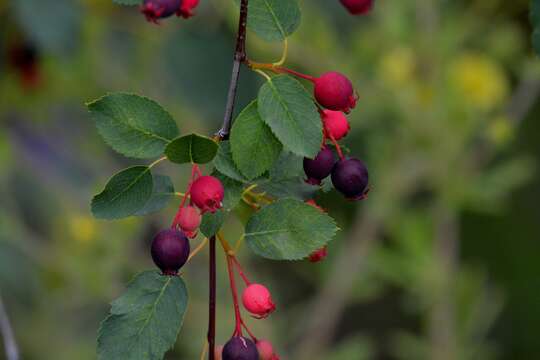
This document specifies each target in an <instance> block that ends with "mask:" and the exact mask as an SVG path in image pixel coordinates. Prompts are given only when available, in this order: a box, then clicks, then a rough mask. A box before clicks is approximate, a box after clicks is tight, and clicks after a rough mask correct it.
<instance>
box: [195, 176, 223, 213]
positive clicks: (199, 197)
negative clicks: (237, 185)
mask: <svg viewBox="0 0 540 360" xmlns="http://www.w3.org/2000/svg"><path fill="white" fill-rule="evenodd" d="M224 192H225V191H224V189H223V185H222V184H221V181H219V180H218V179H216V178H215V177H213V176H201V177H199V178H198V179H197V180H195V181H194V182H193V184H192V185H191V201H192V202H193V203H194V204H195V205H196V206H197V207H198V208H199V209H201V211H202V212H203V213H206V212H211V213H214V212H216V211H217V210H219V209H221V207H222V206H223V204H222V201H223V196H224Z"/></svg>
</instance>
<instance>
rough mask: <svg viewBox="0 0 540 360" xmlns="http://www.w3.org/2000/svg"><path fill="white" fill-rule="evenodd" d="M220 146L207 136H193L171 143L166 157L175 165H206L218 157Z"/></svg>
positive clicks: (180, 138) (166, 151) (183, 137)
mask: <svg viewBox="0 0 540 360" xmlns="http://www.w3.org/2000/svg"><path fill="white" fill-rule="evenodd" d="M217 151H218V144H217V143H216V142H215V141H214V140H212V139H210V138H209V137H206V136H201V135H197V134H191V135H186V136H182V137H179V138H176V139H174V140H173V141H171V143H170V144H169V145H167V147H166V148H165V155H166V156H167V158H168V159H169V160H170V161H172V162H173V163H177V164H185V163H193V164H206V163H209V162H210V161H212V160H213V159H214V157H216V154H217Z"/></svg>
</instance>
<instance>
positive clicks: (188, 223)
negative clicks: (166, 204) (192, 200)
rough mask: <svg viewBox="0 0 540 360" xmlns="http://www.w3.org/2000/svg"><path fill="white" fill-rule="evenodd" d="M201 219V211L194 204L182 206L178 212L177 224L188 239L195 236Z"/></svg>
mask: <svg viewBox="0 0 540 360" xmlns="http://www.w3.org/2000/svg"><path fill="white" fill-rule="evenodd" d="M201 220H202V216H201V213H200V212H199V210H198V209H197V208H195V207H194V206H186V207H183V208H181V209H180V211H179V212H178V226H180V229H182V231H183V232H184V233H185V234H186V235H187V237H189V238H190V239H193V238H194V237H195V236H197V230H198V229H199V226H200V225H201Z"/></svg>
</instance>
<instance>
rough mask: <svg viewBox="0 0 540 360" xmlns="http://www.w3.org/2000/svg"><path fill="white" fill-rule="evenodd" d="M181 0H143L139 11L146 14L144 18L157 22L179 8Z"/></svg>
mask: <svg viewBox="0 0 540 360" xmlns="http://www.w3.org/2000/svg"><path fill="white" fill-rule="evenodd" d="M181 4H182V0H144V2H143V4H142V6H141V12H142V13H143V14H144V15H145V16H146V20H148V21H150V22H153V23H157V22H158V20H159V19H163V18H166V17H169V16H171V15H174V14H175V13H176V12H177V11H179V10H180V5H181Z"/></svg>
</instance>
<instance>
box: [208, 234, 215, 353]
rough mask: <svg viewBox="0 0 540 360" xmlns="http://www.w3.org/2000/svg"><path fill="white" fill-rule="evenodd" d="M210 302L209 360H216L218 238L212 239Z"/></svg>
mask: <svg viewBox="0 0 540 360" xmlns="http://www.w3.org/2000/svg"><path fill="white" fill-rule="evenodd" d="M208 282H209V288H210V290H209V301H208V360H215V346H216V237H215V236H212V237H211V238H210V264H209V281H208Z"/></svg>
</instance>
